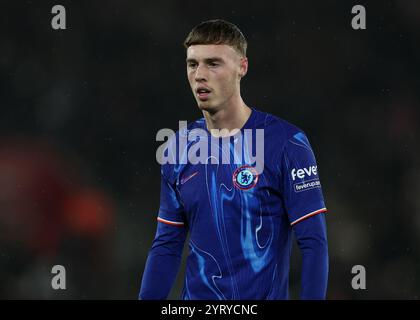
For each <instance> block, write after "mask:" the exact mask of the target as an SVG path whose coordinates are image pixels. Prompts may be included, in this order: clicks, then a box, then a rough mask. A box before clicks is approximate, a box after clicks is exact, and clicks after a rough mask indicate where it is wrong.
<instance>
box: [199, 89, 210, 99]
mask: <svg viewBox="0 0 420 320" xmlns="http://www.w3.org/2000/svg"><path fill="white" fill-rule="evenodd" d="M195 93H196V94H197V97H198V98H199V99H200V100H207V99H208V97H209V95H210V93H211V90H210V89H209V88H206V87H198V88H197V89H196V90H195Z"/></svg>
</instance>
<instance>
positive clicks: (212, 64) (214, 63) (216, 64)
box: [209, 62, 219, 67]
mask: <svg viewBox="0 0 420 320" xmlns="http://www.w3.org/2000/svg"><path fill="white" fill-rule="evenodd" d="M218 65H219V64H218V63H217V62H209V66H210V67H217V66H218Z"/></svg>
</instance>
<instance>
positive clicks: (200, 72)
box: [194, 65, 207, 82]
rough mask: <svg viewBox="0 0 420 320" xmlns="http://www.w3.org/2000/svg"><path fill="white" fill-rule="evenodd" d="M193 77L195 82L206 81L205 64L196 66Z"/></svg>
mask: <svg viewBox="0 0 420 320" xmlns="http://www.w3.org/2000/svg"><path fill="white" fill-rule="evenodd" d="M194 79H195V81H197V82H202V81H207V70H206V67H205V66H203V65H199V66H198V67H197V69H196V70H195V77H194Z"/></svg>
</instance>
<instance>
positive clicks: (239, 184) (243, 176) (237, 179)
mask: <svg viewBox="0 0 420 320" xmlns="http://www.w3.org/2000/svg"><path fill="white" fill-rule="evenodd" d="M232 179H233V184H234V186H235V187H236V188H237V189H240V190H249V189H251V188H253V187H255V185H256V184H257V182H258V173H257V171H256V170H255V169H254V168H253V167H251V166H248V165H244V166H240V167H239V168H238V169H236V170H235V172H234V173H233V177H232Z"/></svg>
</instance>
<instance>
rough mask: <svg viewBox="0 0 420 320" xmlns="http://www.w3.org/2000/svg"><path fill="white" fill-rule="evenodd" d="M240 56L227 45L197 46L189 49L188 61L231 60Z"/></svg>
mask: <svg viewBox="0 0 420 320" xmlns="http://www.w3.org/2000/svg"><path fill="white" fill-rule="evenodd" d="M238 56H239V54H238V53H237V52H236V51H235V49H233V48H232V47H231V46H229V45H227V44H197V45H192V46H190V47H188V49H187V59H195V60H203V59H207V58H215V57H218V58H231V59H234V58H236V57H238Z"/></svg>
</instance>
